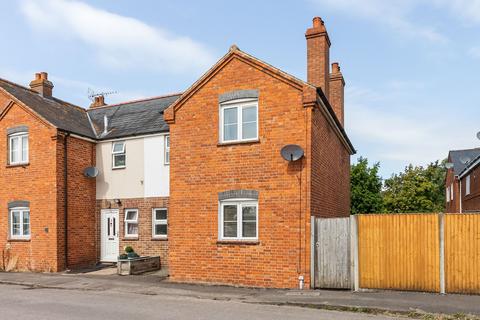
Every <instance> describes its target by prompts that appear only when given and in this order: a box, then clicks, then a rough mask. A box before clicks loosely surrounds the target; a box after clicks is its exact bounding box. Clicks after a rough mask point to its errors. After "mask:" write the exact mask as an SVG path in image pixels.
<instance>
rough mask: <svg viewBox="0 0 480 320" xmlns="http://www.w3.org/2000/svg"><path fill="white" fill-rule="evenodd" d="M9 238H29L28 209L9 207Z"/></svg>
mask: <svg viewBox="0 0 480 320" xmlns="http://www.w3.org/2000/svg"><path fill="white" fill-rule="evenodd" d="M10 238H11V239H30V209H29V208H12V209H10Z"/></svg>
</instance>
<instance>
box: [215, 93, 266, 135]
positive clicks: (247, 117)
mask: <svg viewBox="0 0 480 320" xmlns="http://www.w3.org/2000/svg"><path fill="white" fill-rule="evenodd" d="M257 139H258V101H257V100H244V101H234V102H229V103H224V104H221V105H220V142H237V141H238V142H240V141H252V140H257Z"/></svg>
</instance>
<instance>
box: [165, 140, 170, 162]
mask: <svg viewBox="0 0 480 320" xmlns="http://www.w3.org/2000/svg"><path fill="white" fill-rule="evenodd" d="M165 164H170V136H169V135H167V136H165Z"/></svg>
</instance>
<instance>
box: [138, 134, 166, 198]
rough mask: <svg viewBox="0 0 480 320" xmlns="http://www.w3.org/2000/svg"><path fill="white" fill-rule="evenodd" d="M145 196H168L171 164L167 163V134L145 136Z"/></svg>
mask: <svg viewBox="0 0 480 320" xmlns="http://www.w3.org/2000/svg"><path fill="white" fill-rule="evenodd" d="M143 141H144V148H143V150H144V166H143V167H144V169H145V174H144V177H145V181H144V187H145V197H168V195H169V187H170V183H169V182H170V166H169V165H168V164H165V136H154V137H146V138H144V140H143Z"/></svg>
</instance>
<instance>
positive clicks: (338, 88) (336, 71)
mask: <svg viewBox="0 0 480 320" xmlns="http://www.w3.org/2000/svg"><path fill="white" fill-rule="evenodd" d="M344 88H345V80H344V79H343V75H342V72H341V71H340V65H339V64H338V62H334V63H332V73H330V94H329V96H330V100H329V102H330V105H331V106H332V108H333V111H335V114H336V115H337V118H338V120H340V123H341V124H342V126H344V117H345V112H344V101H345V100H344Z"/></svg>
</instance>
